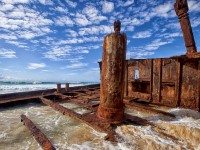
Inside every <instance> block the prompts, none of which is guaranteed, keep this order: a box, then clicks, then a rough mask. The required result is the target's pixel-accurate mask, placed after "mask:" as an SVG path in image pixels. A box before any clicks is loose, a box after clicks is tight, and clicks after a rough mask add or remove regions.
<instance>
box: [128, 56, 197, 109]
mask: <svg viewBox="0 0 200 150" xmlns="http://www.w3.org/2000/svg"><path fill="white" fill-rule="evenodd" d="M127 67H128V80H127V83H128V84H127V85H128V88H127V90H128V91H127V93H128V95H127V96H128V97H133V98H141V99H146V100H149V101H150V102H152V103H156V104H163V105H167V106H172V107H184V108H191V109H195V110H199V109H200V102H199V101H200V100H199V99H200V60H199V59H186V58H181V57H180V58H178V59H169V58H165V59H164V58H163V59H161V58H159V59H146V60H129V61H128V66H127ZM136 70H139V78H137V79H135V72H136Z"/></svg>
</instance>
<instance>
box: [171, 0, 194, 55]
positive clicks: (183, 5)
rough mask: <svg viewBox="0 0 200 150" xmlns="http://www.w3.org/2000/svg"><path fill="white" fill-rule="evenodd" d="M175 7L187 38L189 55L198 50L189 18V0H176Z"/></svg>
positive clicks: (185, 38)
mask: <svg viewBox="0 0 200 150" xmlns="http://www.w3.org/2000/svg"><path fill="white" fill-rule="evenodd" d="M174 8H175V11H176V14H177V16H178V17H179V21H180V25H181V29H182V32H183V37H184V40H185V46H186V48H187V55H188V56H190V55H191V54H193V53H196V52H197V48H196V44H195V40H194V36H193V32H192V27H191V24H190V20H189V15H188V3H187V0H176V3H175V4H174Z"/></svg>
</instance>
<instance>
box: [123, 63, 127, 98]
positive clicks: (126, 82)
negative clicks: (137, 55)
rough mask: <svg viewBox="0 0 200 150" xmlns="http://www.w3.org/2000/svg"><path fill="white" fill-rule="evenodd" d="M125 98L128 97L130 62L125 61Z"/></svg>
mask: <svg viewBox="0 0 200 150" xmlns="http://www.w3.org/2000/svg"><path fill="white" fill-rule="evenodd" d="M124 82H125V83H124V96H125V97H126V96H128V61H125V78H124Z"/></svg>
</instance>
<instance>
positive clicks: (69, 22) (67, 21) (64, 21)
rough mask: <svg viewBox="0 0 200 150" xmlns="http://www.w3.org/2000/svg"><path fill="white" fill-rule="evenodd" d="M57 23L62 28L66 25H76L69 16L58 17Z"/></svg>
mask: <svg viewBox="0 0 200 150" xmlns="http://www.w3.org/2000/svg"><path fill="white" fill-rule="evenodd" d="M55 23H56V24H57V25H60V26H64V25H68V26H72V25H73V24H74V22H73V21H72V20H71V19H70V18H69V17H68V16H62V17H58V18H57V19H56V20H55Z"/></svg>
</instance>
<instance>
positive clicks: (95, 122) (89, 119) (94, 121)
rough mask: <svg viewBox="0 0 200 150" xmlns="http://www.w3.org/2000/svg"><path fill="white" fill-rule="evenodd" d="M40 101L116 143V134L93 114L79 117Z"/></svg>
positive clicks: (108, 125)
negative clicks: (104, 134) (102, 133)
mask: <svg viewBox="0 0 200 150" xmlns="http://www.w3.org/2000/svg"><path fill="white" fill-rule="evenodd" d="M40 99H41V101H42V102H43V103H44V104H46V105H48V106H50V107H52V108H53V109H54V110H57V111H59V112H60V113H62V114H63V115H67V116H69V117H71V118H73V119H76V120H78V121H80V122H83V123H86V124H87V125H89V126H91V127H92V128H94V129H96V130H98V131H100V132H104V133H106V134H107V136H106V139H107V140H110V141H116V139H115V136H116V133H115V132H114V130H113V129H112V127H111V124H109V123H107V122H104V121H101V120H99V119H98V118H97V117H96V114H95V113H89V114H85V115H84V114H83V115H80V114H78V113H76V112H74V111H72V110H70V109H68V108H65V107H63V106H61V105H59V104H58V103H55V102H52V101H50V100H49V99H46V98H43V97H40Z"/></svg>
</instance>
